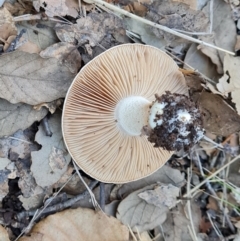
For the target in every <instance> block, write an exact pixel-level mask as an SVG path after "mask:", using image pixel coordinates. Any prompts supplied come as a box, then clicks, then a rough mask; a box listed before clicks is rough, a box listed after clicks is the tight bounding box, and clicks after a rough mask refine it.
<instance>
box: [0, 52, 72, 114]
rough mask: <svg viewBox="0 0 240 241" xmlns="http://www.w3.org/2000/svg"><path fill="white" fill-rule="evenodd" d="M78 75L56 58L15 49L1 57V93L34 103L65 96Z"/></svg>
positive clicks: (13, 99) (5, 96)
mask: <svg viewBox="0 0 240 241" xmlns="http://www.w3.org/2000/svg"><path fill="white" fill-rule="evenodd" d="M10 62H11V64H8V63H10ZM74 77H75V74H73V73H71V72H70V71H69V69H68V68H67V67H65V66H63V65H60V64H59V62H58V60H57V59H55V58H50V59H43V58H41V57H40V56H39V55H38V54H29V53H26V52H21V51H14V52H12V53H9V54H5V55H2V56H1V58H0V79H1V81H0V97H1V98H4V99H7V100H8V101H10V102H11V103H19V102H23V103H27V104H30V105H37V104H39V103H43V102H51V101H53V100H56V99H59V98H62V97H65V95H66V92H67V90H68V88H69V86H70V84H71V82H72V80H73V78H74ZM28 118H29V117H28Z"/></svg>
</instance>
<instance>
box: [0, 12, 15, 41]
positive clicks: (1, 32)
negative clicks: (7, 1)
mask: <svg viewBox="0 0 240 241" xmlns="http://www.w3.org/2000/svg"><path fill="white" fill-rule="evenodd" d="M12 35H15V36H16V35H17V28H16V27H15V24H14V21H13V17H12V15H11V13H10V12H9V11H8V10H7V9H6V8H5V7H2V8H0V41H1V39H3V40H7V39H8V37H9V36H12Z"/></svg>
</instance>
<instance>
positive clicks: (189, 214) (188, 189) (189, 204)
mask: <svg viewBox="0 0 240 241" xmlns="http://www.w3.org/2000/svg"><path fill="white" fill-rule="evenodd" d="M187 171H188V182H187V193H189V192H190V180H191V177H190V170H189V168H188V169H187ZM187 210H188V216H189V220H190V224H191V231H192V235H193V239H194V241H197V240H198V238H197V234H196V231H195V228H194V224H193V218H192V211H191V201H190V200H188V201H187Z"/></svg>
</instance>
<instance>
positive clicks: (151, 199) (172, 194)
mask: <svg viewBox="0 0 240 241" xmlns="http://www.w3.org/2000/svg"><path fill="white" fill-rule="evenodd" d="M179 190H180V189H179V188H178V187H175V186H173V185H172V184H158V185H157V186H155V187H154V189H153V190H147V191H144V192H142V193H139V194H138V196H139V197H140V198H142V199H144V200H145V201H146V202H147V203H149V204H153V205H155V206H157V207H159V208H161V207H162V206H166V207H168V208H169V209H170V208H173V207H175V206H176V201H177V197H178V196H179Z"/></svg>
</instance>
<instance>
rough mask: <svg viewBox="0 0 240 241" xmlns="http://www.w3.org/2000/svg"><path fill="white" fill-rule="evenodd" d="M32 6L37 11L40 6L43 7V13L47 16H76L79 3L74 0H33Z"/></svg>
mask: <svg viewBox="0 0 240 241" xmlns="http://www.w3.org/2000/svg"><path fill="white" fill-rule="evenodd" d="M33 6H34V7H35V9H36V10H37V11H38V12H39V11H40V7H42V8H44V9H45V13H46V14H47V16H48V17H54V16H66V15H69V16H72V17H74V18H76V17H77V16H78V9H79V5H78V2H77V1H74V0H62V1H61V2H59V1H57V0H35V1H33Z"/></svg>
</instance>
